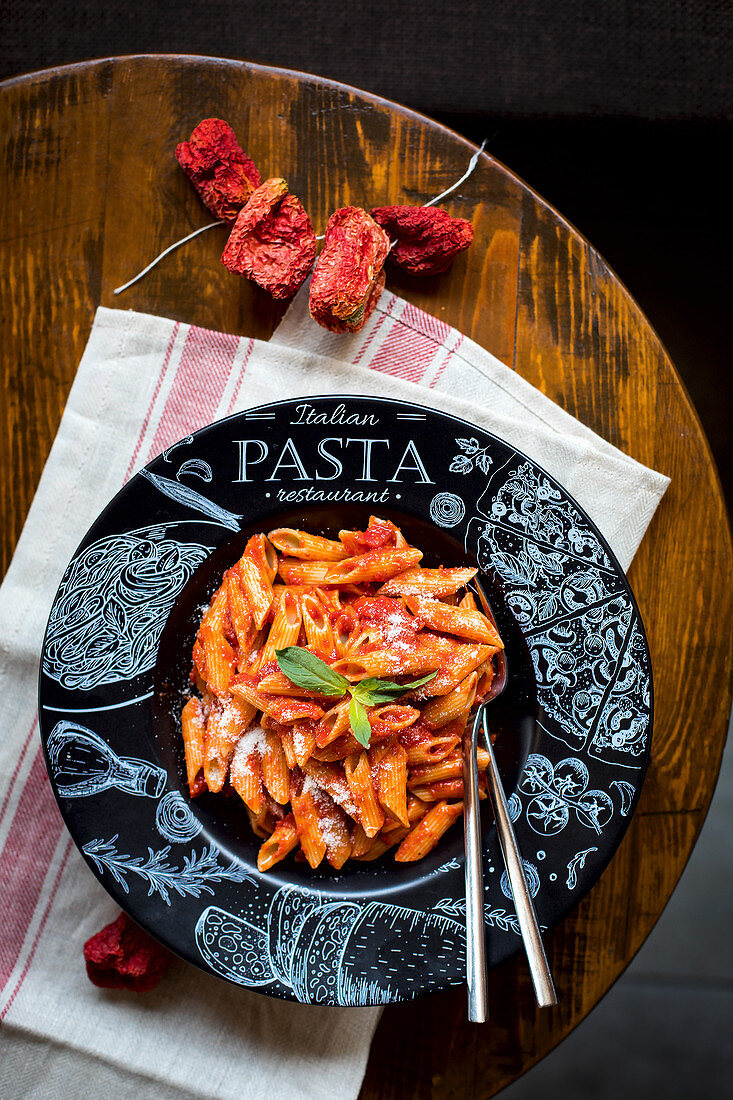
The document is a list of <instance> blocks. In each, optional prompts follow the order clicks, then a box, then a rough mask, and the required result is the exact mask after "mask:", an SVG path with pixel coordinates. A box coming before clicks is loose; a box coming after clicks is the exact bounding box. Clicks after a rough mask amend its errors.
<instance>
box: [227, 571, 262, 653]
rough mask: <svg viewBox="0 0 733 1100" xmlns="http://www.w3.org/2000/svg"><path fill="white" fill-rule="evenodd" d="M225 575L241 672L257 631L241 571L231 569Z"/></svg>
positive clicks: (229, 609) (230, 615) (230, 617)
mask: <svg viewBox="0 0 733 1100" xmlns="http://www.w3.org/2000/svg"><path fill="white" fill-rule="evenodd" d="M225 577H226V580H227V603H228V611H229V619H230V621H231V624H232V629H233V631H234V634H235V637H236V647H237V649H238V650H239V654H238V656H237V668H238V669H239V671H240V672H241V671H242V668H243V667H244V663H245V661H246V659H247V657H248V655H249V651H250V649H251V648H252V643H253V641H254V638H255V634H256V631H255V627H254V623H253V621H252V612H251V610H250V606H249V600H248V599H247V594H246V593H245V591H244V589H243V588H242V583H241V581H240V579H239V573H238V572H237V571H236V569H230V570H229V571H228V572H227V573H226V574H225Z"/></svg>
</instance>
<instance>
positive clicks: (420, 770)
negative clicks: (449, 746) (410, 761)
mask: <svg viewBox="0 0 733 1100" xmlns="http://www.w3.org/2000/svg"><path fill="white" fill-rule="evenodd" d="M462 775H463V756H462V754H461V752H460V751H458V750H456V751H455V752H453V753H451V755H450V756H446V757H445V758H444V759H443V760H438V762H437V763H435V764H421V765H419V766H418V767H416V768H411V769H410V779H409V784H408V785H409V787H410V790H413V789H414V788H415V787H423V786H426V785H427V784H429V783H437V782H438V781H440V780H442V779H456V778H459V777H460V776H462ZM418 797H419V796H418Z"/></svg>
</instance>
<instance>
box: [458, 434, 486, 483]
mask: <svg viewBox="0 0 733 1100" xmlns="http://www.w3.org/2000/svg"><path fill="white" fill-rule="evenodd" d="M456 443H457V445H458V447H459V452H458V454H457V455H456V456H455V458H454V459H453V461H452V462H451V464H450V470H451V472H452V473H454V474H470V473H471V471H472V470H473V468H474V466H476V468H477V469H479V470H481V472H482V473H484V474H488V472H489V470H490V468H491V466H492V464H493V461H494V460H493V458H492V457H491V455H490V454H489V446H486V447H482V446H481V444H480V443H479V441H478V439H476V437H475V436H472V437H471V438H470V439H456Z"/></svg>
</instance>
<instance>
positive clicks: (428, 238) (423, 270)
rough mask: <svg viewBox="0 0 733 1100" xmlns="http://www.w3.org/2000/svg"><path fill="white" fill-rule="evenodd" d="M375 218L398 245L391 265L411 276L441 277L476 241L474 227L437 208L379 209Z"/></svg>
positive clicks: (387, 207) (394, 248)
mask: <svg viewBox="0 0 733 1100" xmlns="http://www.w3.org/2000/svg"><path fill="white" fill-rule="evenodd" d="M372 217H373V218H374V220H375V221H376V222H378V223H379V225H381V226H382V228H383V229H384V230H386V232H387V233H388V234H389V238H390V240H392V241H395V242H396V243H395V244H394V245H393V247H392V250H391V252H390V254H389V259H390V262H391V263H394V264H395V265H396V266H397V267H400V268H402V270H403V271H407V272H409V274H410V275H440V274H442V272H444V271H447V270H448V268H449V267H450V265H451V264H452V263H453V260H454V259H455V257H456V256H457V255H458V253H459V252H463V251H464V249H466V248H468V246H469V245H470V244H471V242H472V241H473V226H472V225H471V223H470V222H469V221H466V219H465V218H452V217H451V215H450V214H449V213H448V211H447V210H439V209H438V208H437V207H435V206H377V207H375V208H374V210H372Z"/></svg>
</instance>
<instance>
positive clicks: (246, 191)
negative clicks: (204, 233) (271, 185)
mask: <svg viewBox="0 0 733 1100" xmlns="http://www.w3.org/2000/svg"><path fill="white" fill-rule="evenodd" d="M176 160H177V161H178V163H179V164H180V166H181V168H182V169H183V171H184V172H185V173H186V175H187V176H188V177H189V178H190V179H191V181H192V182H193V185H194V187H195V188H196V190H197V191H198V193H199V195H200V196H201V200H202V202H203V203H204V205H205V206H207V207H208V208H209V210H210V211H211V212H212V214H214V215H215V216H216V217H217V218H221V219H222V220H223V221H234V219H235V218H236V216H237V214H238V213H239V211H240V210H241V209H242V207H243V206H244V204H245V203H246V202H247V199H248V198H249V196H250V195H251V194H252V192H253V190H254V189H255V187H259V186H260V182H261V181H260V174H259V172H258V171H257V169H256V167H255V165H254V161H252V160H250V158H249V157H248V156H247V154H246V153H245V152H244V151H243V150H242V149H241V148H240V147H239V144H238V142H237V139H236V137H235V134H234V130H232V128H231V126H230V125H229V123H228V122H224V120H223V119H221V118H205V119H204V120H203V122H199V124H198V126H197V127H196V128H195V130H194V131H193V133H192V134H191V137H190V139H189V140H188V141H182V142H181V144H180V145H179V146H177V148H176Z"/></svg>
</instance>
